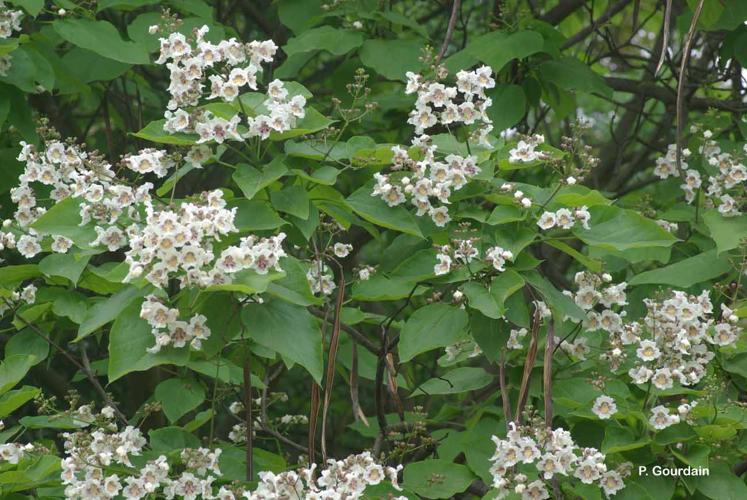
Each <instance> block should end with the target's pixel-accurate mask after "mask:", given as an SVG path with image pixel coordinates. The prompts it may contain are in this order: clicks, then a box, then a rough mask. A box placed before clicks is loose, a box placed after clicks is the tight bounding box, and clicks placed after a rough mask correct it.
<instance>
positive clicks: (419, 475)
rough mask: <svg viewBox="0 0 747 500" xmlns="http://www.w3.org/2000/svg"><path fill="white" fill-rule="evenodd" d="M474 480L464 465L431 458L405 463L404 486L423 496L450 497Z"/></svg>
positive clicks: (464, 488)
mask: <svg viewBox="0 0 747 500" xmlns="http://www.w3.org/2000/svg"><path fill="white" fill-rule="evenodd" d="M474 480H475V476H474V475H473V474H472V472H471V471H470V470H469V469H468V468H467V467H466V466H464V465H460V464H455V463H452V462H449V461H447V460H440V459H431V460H423V461H422V462H414V463H410V464H407V466H405V471H404V483H403V484H404V486H405V487H406V488H407V489H408V490H412V491H414V492H415V493H417V494H418V495H420V496H422V497H425V498H452V497H454V496H455V495H456V494H457V493H462V492H463V491H465V490H466V489H467V487H468V486H469V485H470V484H471V483H472V481H474Z"/></svg>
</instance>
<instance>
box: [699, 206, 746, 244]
mask: <svg viewBox="0 0 747 500" xmlns="http://www.w3.org/2000/svg"><path fill="white" fill-rule="evenodd" d="M703 222H705V225H706V227H707V228H708V230H709V231H710V232H711V238H713V241H715V242H716V248H718V252H719V253H721V252H726V251H728V250H732V249H734V248H737V247H738V246H739V243H740V242H741V241H742V240H744V239H745V238H747V214H742V215H739V216H737V217H724V216H723V215H721V214H720V213H719V212H718V210H709V211H708V212H706V213H704V214H703Z"/></svg>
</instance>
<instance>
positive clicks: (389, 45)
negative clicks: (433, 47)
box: [358, 39, 423, 81]
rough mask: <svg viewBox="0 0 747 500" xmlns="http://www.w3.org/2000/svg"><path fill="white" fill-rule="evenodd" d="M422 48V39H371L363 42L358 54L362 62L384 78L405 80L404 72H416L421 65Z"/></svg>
mask: <svg viewBox="0 0 747 500" xmlns="http://www.w3.org/2000/svg"><path fill="white" fill-rule="evenodd" d="M422 48H423V41H422V40H403V39H395V40H382V39H371V40H366V41H365V42H363V46H362V47H361V50H360V51H359V53H358V56H359V57H360V58H361V62H362V63H363V64H365V65H366V66H368V67H369V68H371V69H372V70H374V71H376V72H377V73H378V74H379V75H381V76H383V77H384V78H386V79H388V80H401V81H407V77H406V76H405V73H407V72H408V71H415V72H417V71H418V70H419V69H420V68H421V67H422V66H423V63H422V61H421V60H420V56H421V51H422Z"/></svg>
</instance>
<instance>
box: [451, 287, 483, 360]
mask: <svg viewBox="0 0 747 500" xmlns="http://www.w3.org/2000/svg"><path fill="white" fill-rule="evenodd" d="M460 293H461V292H460ZM444 353H445V354H446V361H449V362H452V361H455V360H457V359H458V358H461V357H462V356H463V355H464V356H466V357H467V358H468V359H469V358H475V357H477V356H479V355H480V354H482V349H481V348H480V346H479V345H478V344H477V342H475V341H473V340H472V339H464V340H460V341H459V342H456V343H455V344H451V345H448V346H446V348H445V349H444Z"/></svg>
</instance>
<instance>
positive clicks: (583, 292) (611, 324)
mask: <svg viewBox="0 0 747 500" xmlns="http://www.w3.org/2000/svg"><path fill="white" fill-rule="evenodd" d="M611 281H612V276H610V275H609V274H607V273H604V274H601V275H599V274H595V273H590V272H586V271H581V272H578V273H576V275H575V276H574V282H575V284H576V286H577V289H576V291H575V293H574V292H571V291H568V290H566V291H564V292H563V293H565V294H566V295H568V296H569V297H570V298H571V299H573V301H574V302H575V303H576V305H577V306H578V307H580V308H581V309H583V310H584V311H585V312H586V319H585V320H584V328H585V329H586V330H587V331H590V332H593V331H597V330H600V329H601V330H604V331H606V332H607V333H610V334H621V333H622V331H623V319H624V318H625V316H626V312H625V311H621V310H620V309H621V308H622V307H624V306H626V305H627V304H628V300H627V295H626V293H625V289H626V288H627V286H628V285H627V283H625V282H622V283H616V284H612V283H611ZM561 347H562V346H561Z"/></svg>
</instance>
